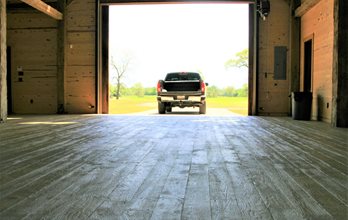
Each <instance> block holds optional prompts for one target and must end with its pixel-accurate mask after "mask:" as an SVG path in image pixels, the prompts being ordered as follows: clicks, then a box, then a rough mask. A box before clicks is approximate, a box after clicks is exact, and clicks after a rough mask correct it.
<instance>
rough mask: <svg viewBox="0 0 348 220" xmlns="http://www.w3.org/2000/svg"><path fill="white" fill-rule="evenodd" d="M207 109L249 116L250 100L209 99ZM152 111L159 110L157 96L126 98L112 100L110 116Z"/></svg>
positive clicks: (239, 98)
mask: <svg viewBox="0 0 348 220" xmlns="http://www.w3.org/2000/svg"><path fill="white" fill-rule="evenodd" d="M207 107H208V109H209V108H226V109H228V110H229V111H231V112H234V113H237V114H240V115H247V112H248V98H247V97H217V98H207ZM151 109H157V100H156V96H144V97H136V96H126V97H121V98H120V99H119V100H116V99H115V98H113V99H110V103H109V112H110V114H127V113H136V112H143V111H147V110H151Z"/></svg>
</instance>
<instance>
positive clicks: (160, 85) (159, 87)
mask: <svg viewBox="0 0 348 220" xmlns="http://www.w3.org/2000/svg"><path fill="white" fill-rule="evenodd" d="M157 92H162V83H161V82H158V83H157Z"/></svg>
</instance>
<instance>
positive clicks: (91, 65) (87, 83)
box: [65, 0, 97, 113]
mask: <svg viewBox="0 0 348 220" xmlns="http://www.w3.org/2000/svg"><path fill="white" fill-rule="evenodd" d="M95 5H96V4H95V0H88V1H86V0H74V1H72V3H71V4H69V5H68V6H67V15H66V19H67V27H66V28H67V47H68V49H67V61H66V65H67V68H66V70H67V72H66V76H65V79H66V91H65V94H66V97H65V100H66V107H65V110H66V111H67V112H69V113H95V112H96V72H95V70H96V68H95V65H96V39H95V37H96V20H97V19H96V8H95ZM81 9H83V10H81Z"/></svg>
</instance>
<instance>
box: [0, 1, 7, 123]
mask: <svg viewBox="0 0 348 220" xmlns="http://www.w3.org/2000/svg"><path fill="white" fill-rule="evenodd" d="M6 64H7V61H6V0H0V123H1V122H4V121H6V119H7V95H6V94H7V86H6V71H7V65H6Z"/></svg>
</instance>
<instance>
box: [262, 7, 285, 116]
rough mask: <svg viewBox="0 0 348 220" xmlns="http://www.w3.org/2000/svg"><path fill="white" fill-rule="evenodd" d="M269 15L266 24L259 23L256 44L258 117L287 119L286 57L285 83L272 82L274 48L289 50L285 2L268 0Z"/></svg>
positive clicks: (264, 22)
mask: <svg viewBox="0 0 348 220" xmlns="http://www.w3.org/2000/svg"><path fill="white" fill-rule="evenodd" d="M270 3H271V11H270V14H269V15H268V17H267V18H266V20H265V21H264V20H262V19H261V18H260V19H259V36H258V37H259V40H258V43H259V45H258V51H259V53H258V60H259V62H258V76H257V77H258V79H257V80H258V109H257V110H258V114H259V115H289V114H290V112H289V109H290V106H289V104H290V99H289V97H288V96H289V93H290V91H289V82H290V73H289V71H290V68H289V66H290V63H289V62H288V60H289V53H287V61H286V65H287V67H286V79H285V80H276V79H274V47H276V46H284V47H286V48H287V50H289V40H290V39H289V31H290V30H289V29H290V4H289V1H286V0H271V1H270Z"/></svg>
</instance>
